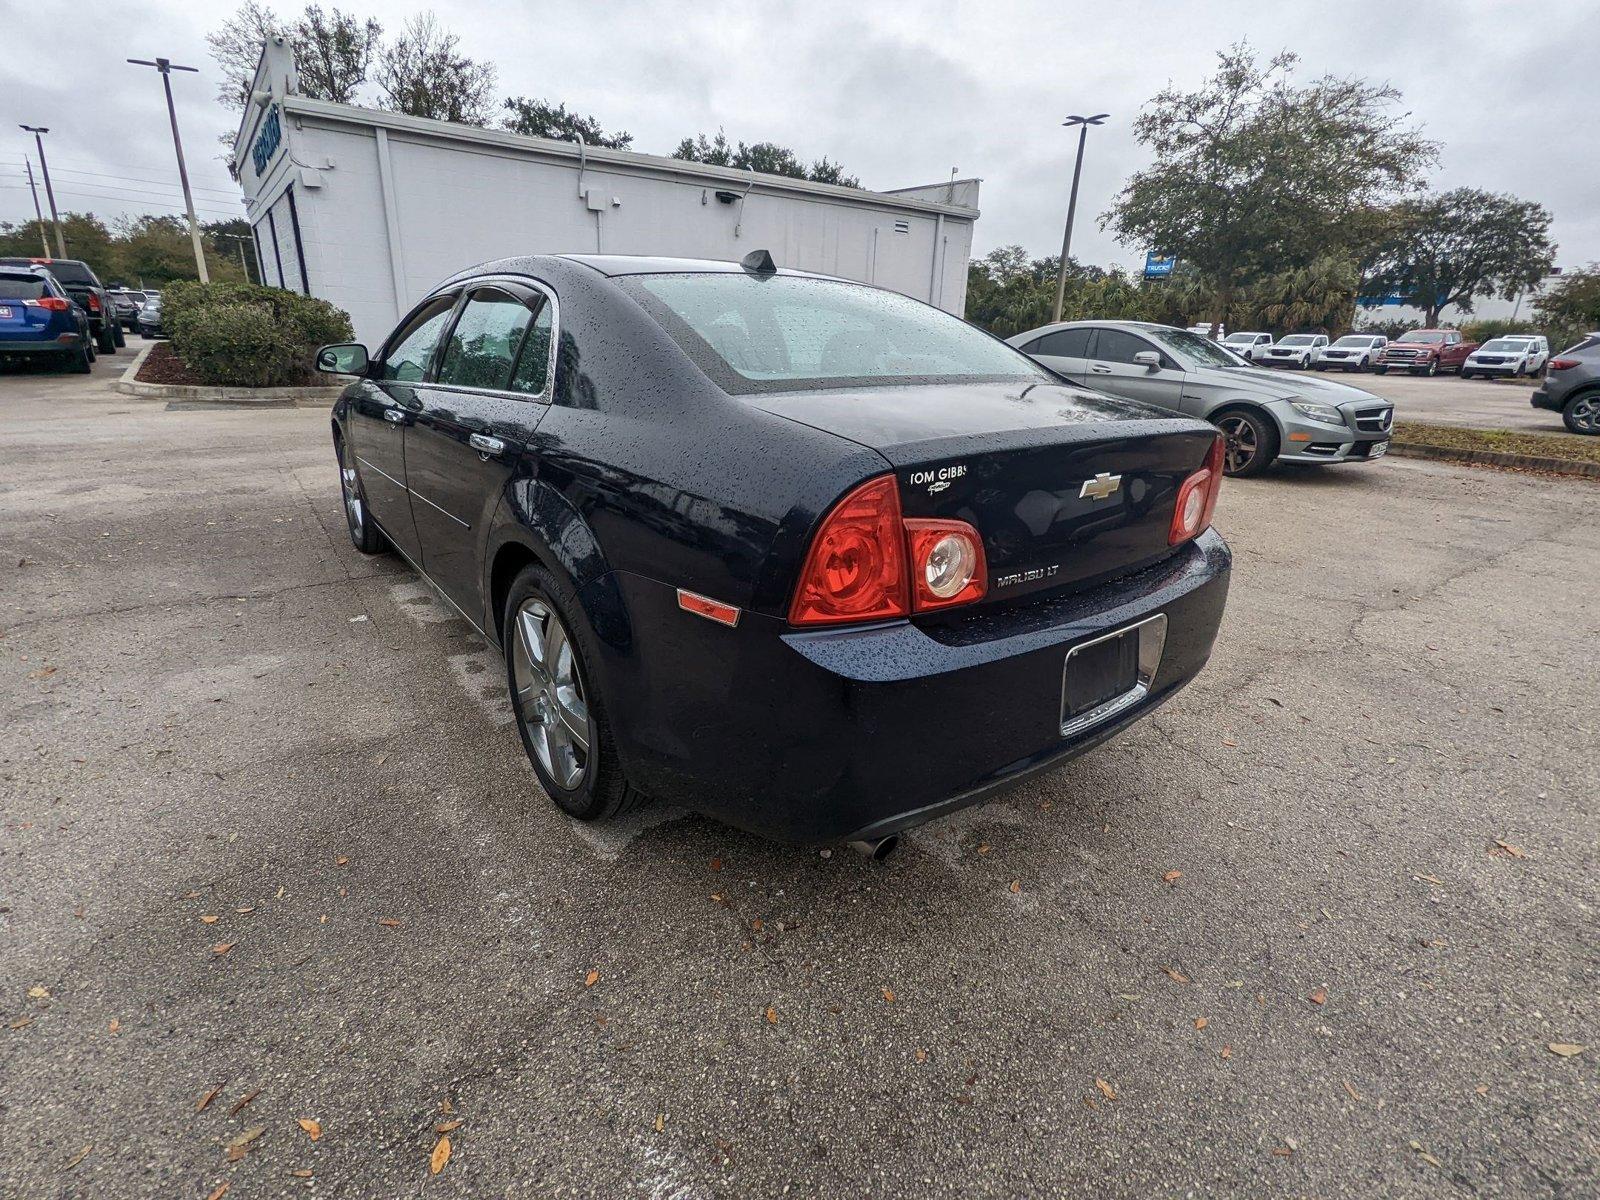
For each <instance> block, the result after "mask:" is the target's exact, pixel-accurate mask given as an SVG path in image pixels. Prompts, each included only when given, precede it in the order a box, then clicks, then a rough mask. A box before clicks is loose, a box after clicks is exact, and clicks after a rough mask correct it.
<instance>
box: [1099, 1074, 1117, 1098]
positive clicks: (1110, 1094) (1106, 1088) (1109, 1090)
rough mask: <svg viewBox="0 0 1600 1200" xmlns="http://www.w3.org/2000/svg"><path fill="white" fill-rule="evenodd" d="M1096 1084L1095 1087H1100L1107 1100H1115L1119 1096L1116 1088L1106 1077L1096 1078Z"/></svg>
mask: <svg viewBox="0 0 1600 1200" xmlns="http://www.w3.org/2000/svg"><path fill="white" fill-rule="evenodd" d="M1094 1085H1095V1087H1097V1088H1099V1089H1100V1094H1101V1095H1102V1096H1104V1097H1105V1098H1106V1099H1107V1100H1115V1099H1116V1098H1117V1092H1116V1089H1115V1088H1113V1087H1112V1086H1111V1085H1110V1084H1109V1083H1107V1082H1106V1081H1105V1080H1104V1079H1096V1080H1095V1081H1094Z"/></svg>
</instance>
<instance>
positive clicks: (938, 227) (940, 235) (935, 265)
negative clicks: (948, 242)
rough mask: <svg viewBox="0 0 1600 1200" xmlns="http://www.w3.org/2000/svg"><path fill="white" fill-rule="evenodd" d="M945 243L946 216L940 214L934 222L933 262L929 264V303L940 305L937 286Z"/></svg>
mask: <svg viewBox="0 0 1600 1200" xmlns="http://www.w3.org/2000/svg"><path fill="white" fill-rule="evenodd" d="M943 243H944V214H943V213H940V214H939V215H938V216H937V217H936V218H935V219H934V222H933V261H932V262H931V263H930V264H928V303H929V304H938V303H939V301H938V298H937V297H938V293H937V286H938V283H939V247H940V246H941V245H943Z"/></svg>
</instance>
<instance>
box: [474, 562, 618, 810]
mask: <svg viewBox="0 0 1600 1200" xmlns="http://www.w3.org/2000/svg"><path fill="white" fill-rule="evenodd" d="M501 628H502V630H503V631H504V634H503V636H502V638H501V641H502V642H503V643H504V649H505V662H506V686H507V688H508V690H509V691H510V693H511V707H512V709H513V711H514V712H515V713H516V717H517V733H518V735H519V736H520V737H521V738H522V748H523V750H524V751H525V752H526V753H527V755H528V761H529V762H530V763H531V764H532V765H533V772H534V774H535V775H536V776H537V777H538V779H539V784H540V786H541V787H543V788H544V790H545V794H546V795H548V796H549V797H550V799H551V800H552V801H554V802H555V805H556V807H557V808H559V809H560V810H561V811H562V812H564V813H566V814H567V815H568V816H569V817H572V818H574V819H575V820H579V821H606V820H610V819H611V818H612V817H616V816H619V815H621V814H622V813H625V812H629V811H631V810H632V809H635V808H638V807H639V806H641V805H643V804H645V803H647V798H646V797H645V795H644V794H643V793H642V792H640V791H639V789H638V788H636V787H634V786H633V784H631V783H630V782H629V781H628V777H627V776H626V775H625V774H623V771H622V761H621V759H620V757H619V756H618V754H617V743H616V739H615V737H613V736H612V733H611V723H610V720H609V719H608V717H607V715H606V704H605V698H604V697H603V696H602V695H601V693H600V688H599V685H598V681H597V680H596V679H595V677H594V674H593V672H592V671H591V670H590V669H589V665H588V664H590V663H592V662H594V661H595V659H596V658H597V657H598V651H597V649H596V647H595V644H594V640H593V637H592V636H591V635H590V633H589V627H588V625H587V624H586V623H585V622H584V621H583V619H582V608H581V606H580V605H579V604H578V597H577V593H576V592H575V591H574V590H573V589H572V588H571V587H570V586H568V585H567V584H566V583H565V581H563V580H560V579H557V578H556V576H554V575H553V574H551V573H550V572H549V571H547V570H545V569H544V568H543V567H542V566H537V565H529V566H527V567H524V568H523V569H522V572H521V574H519V575H518V576H517V577H516V579H515V580H514V581H513V582H512V584H511V590H510V592H508V593H507V595H506V607H505V620H504V622H503V624H502V626H501ZM584 743H587V744H584Z"/></svg>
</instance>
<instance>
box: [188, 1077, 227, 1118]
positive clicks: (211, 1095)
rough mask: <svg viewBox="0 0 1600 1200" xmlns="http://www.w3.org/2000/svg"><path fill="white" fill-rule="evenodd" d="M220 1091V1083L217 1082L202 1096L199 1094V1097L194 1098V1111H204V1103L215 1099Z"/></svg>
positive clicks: (206, 1103)
mask: <svg viewBox="0 0 1600 1200" xmlns="http://www.w3.org/2000/svg"><path fill="white" fill-rule="evenodd" d="M220 1091H222V1085H221V1084H220V1083H219V1084H217V1086H216V1087H214V1088H212V1089H211V1090H210V1091H209V1092H207V1093H206V1094H205V1095H204V1096H201V1097H200V1099H198V1100H196V1101H195V1104H194V1110H195V1112H205V1110H206V1105H208V1104H210V1103H211V1102H212V1101H213V1100H215V1099H216V1098H217V1093H218V1092H220Z"/></svg>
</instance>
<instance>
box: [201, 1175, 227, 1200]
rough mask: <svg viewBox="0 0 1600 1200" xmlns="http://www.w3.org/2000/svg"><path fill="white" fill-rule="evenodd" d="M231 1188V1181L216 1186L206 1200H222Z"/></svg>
mask: <svg viewBox="0 0 1600 1200" xmlns="http://www.w3.org/2000/svg"><path fill="white" fill-rule="evenodd" d="M232 1186H233V1181H232V1180H231V1179H230V1180H226V1181H224V1182H222V1183H219V1184H217V1186H216V1188H215V1189H214V1190H213V1191H212V1192H211V1194H210V1195H209V1196H207V1197H206V1200H222V1198H223V1197H224V1196H226V1195H227V1194H228V1189H229V1188H231V1187H232Z"/></svg>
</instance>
